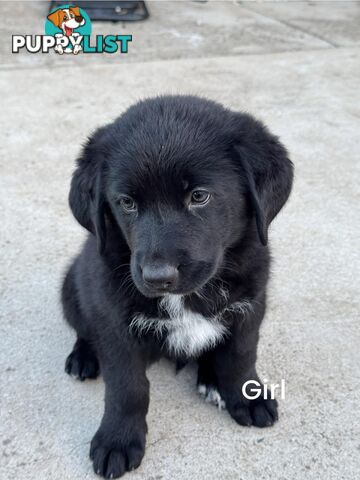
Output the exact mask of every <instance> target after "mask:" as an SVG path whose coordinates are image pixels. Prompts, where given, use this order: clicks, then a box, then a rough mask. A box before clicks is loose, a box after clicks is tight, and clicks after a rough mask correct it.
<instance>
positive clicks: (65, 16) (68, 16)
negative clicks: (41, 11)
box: [47, 7, 85, 35]
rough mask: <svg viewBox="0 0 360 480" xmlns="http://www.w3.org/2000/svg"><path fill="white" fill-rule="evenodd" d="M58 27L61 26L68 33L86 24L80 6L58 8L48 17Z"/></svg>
mask: <svg viewBox="0 0 360 480" xmlns="http://www.w3.org/2000/svg"><path fill="white" fill-rule="evenodd" d="M47 18H48V19H49V20H50V21H51V22H52V23H53V24H54V25H55V26H56V27H59V28H61V29H62V30H63V32H64V33H66V34H67V35H68V34H69V35H70V34H71V33H72V31H73V30H74V29H75V28H78V27H80V26H82V25H84V24H85V19H84V17H83V16H82V15H81V13H80V8H79V7H69V8H64V9H58V10H56V11H55V12H53V13H51V14H50V15H48V17H47Z"/></svg>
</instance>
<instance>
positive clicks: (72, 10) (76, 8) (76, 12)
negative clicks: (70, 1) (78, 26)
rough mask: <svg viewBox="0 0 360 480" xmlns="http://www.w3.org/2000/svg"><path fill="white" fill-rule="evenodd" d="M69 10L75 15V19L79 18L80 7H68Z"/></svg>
mask: <svg viewBox="0 0 360 480" xmlns="http://www.w3.org/2000/svg"><path fill="white" fill-rule="evenodd" d="M69 10H70V12H72V13H73V14H74V15H75V17H80V15H81V13H80V7H70V8H69Z"/></svg>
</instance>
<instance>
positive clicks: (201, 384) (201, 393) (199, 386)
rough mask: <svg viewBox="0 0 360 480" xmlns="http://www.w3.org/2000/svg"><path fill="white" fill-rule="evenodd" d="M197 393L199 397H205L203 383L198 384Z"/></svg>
mask: <svg viewBox="0 0 360 480" xmlns="http://www.w3.org/2000/svg"><path fill="white" fill-rule="evenodd" d="M198 392H199V393H200V395H202V396H204V397H205V395H206V385H204V384H203V383H200V384H199V385H198Z"/></svg>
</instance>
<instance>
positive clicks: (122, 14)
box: [49, 0, 149, 22]
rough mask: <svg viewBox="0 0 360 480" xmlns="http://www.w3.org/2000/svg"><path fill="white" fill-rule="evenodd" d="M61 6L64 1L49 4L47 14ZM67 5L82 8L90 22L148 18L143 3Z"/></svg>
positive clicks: (116, 2)
mask: <svg viewBox="0 0 360 480" xmlns="http://www.w3.org/2000/svg"><path fill="white" fill-rule="evenodd" d="M62 5H64V0H62V1H59V2H51V3H50V8H49V12H51V11H52V10H53V9H54V8H56V7H60V6H62ZM69 5H76V6H78V7H80V8H83V9H84V10H85V11H86V13H87V14H88V15H89V17H90V20H91V21H92V22H93V21H96V20H103V21H109V22H138V21H141V20H146V19H147V18H148V16H149V12H148V10H147V8H146V5H145V2H142V1H139V2H138V1H128V2H125V1H109V2H107V1H104V2H101V1H99V2H91V1H87V2H86V1H79V2H77V1H75V2H71V3H69Z"/></svg>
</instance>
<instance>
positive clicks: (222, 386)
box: [199, 302, 278, 427]
mask: <svg viewBox="0 0 360 480" xmlns="http://www.w3.org/2000/svg"><path fill="white" fill-rule="evenodd" d="M264 312H265V303H264V302H259V303H256V305H255V306H254V310H253V311H252V312H248V314H247V315H245V316H244V315H242V314H239V315H238V317H237V318H235V321H234V324H233V327H232V334H231V336H230V337H229V338H228V340H227V341H226V342H225V344H223V345H222V346H220V347H219V348H218V349H216V350H215V351H214V353H213V355H212V358H211V360H210V361H211V363H212V366H213V369H214V374H215V378H216V383H217V387H218V390H219V393H220V395H221V398H222V400H224V401H225V404H226V408H227V410H228V411H229V413H230V415H231V416H232V417H233V418H234V419H235V420H236V421H237V422H238V423H239V424H240V425H246V426H249V425H254V426H256V427H267V426H271V425H273V423H274V422H275V421H276V420H277V418H278V413H277V402H276V400H275V399H271V398H270V392H269V391H266V390H265V389H264V386H263V385H262V383H261V381H260V380H259V377H258V375H257V372H256V366H255V363H256V350H257V344H258V340H259V328H260V324H261V321H262V318H263V316H264ZM208 361H209V360H208ZM200 367H201V363H200ZM199 372H200V369H199ZM254 381H255V382H258V384H259V385H260V387H258V390H259V392H255V394H258V393H260V390H261V393H260V395H259V396H258V397H257V398H252V399H250V398H247V395H248V396H254V394H253V392H252V391H251V387H253V386H254V383H253V382H254ZM247 382H252V383H249V384H248V385H247ZM265 391H266V394H265Z"/></svg>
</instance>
